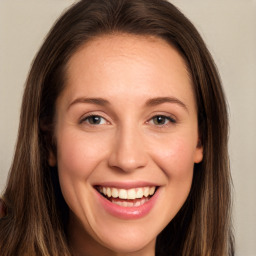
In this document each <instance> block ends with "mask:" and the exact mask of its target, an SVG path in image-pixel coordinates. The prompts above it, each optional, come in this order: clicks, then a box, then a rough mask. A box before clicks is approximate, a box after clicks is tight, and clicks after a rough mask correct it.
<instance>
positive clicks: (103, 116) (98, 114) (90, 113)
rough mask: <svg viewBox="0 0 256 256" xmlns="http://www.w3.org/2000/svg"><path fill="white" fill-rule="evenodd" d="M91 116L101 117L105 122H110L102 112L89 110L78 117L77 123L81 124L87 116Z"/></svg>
mask: <svg viewBox="0 0 256 256" xmlns="http://www.w3.org/2000/svg"><path fill="white" fill-rule="evenodd" d="M92 116H98V117H101V118H103V119H104V120H105V121H106V124H111V122H110V121H109V118H107V117H105V115H104V114H102V113H99V112H97V111H96V112H94V111H92V112H89V113H86V114H84V115H83V116H82V117H81V118H80V119H79V124H82V123H83V122H84V121H85V120H86V119H87V118H89V117H92ZM88 125H93V124H89V123H88Z"/></svg>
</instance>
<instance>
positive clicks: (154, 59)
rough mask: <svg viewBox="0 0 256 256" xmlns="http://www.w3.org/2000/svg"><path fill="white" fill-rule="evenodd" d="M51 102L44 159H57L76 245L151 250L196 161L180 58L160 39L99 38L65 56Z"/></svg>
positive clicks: (191, 102) (79, 248) (193, 114)
mask: <svg viewBox="0 0 256 256" xmlns="http://www.w3.org/2000/svg"><path fill="white" fill-rule="evenodd" d="M56 109H57V111H56V127H55V136H56V141H57V156H56V159H55V157H53V155H52V154H51V156H50V158H49V163H50V164H52V165H53V164H54V161H57V166H58V172H59V180H60V186H61V190H62V193H63V196H64V198H65V200H66V202H67V204H68V206H69V208H70V223H69V227H68V230H69V239H70V243H71V246H72V247H73V248H74V251H76V252H78V253H81V255H87V254H86V253H88V255H91V254H92V255H101V253H102V254H103V255H108V254H107V253H109V254H110V255H113V254H114V252H119V253H128V252H130V253H132V252H137V253H138V255H144V254H146V255H151V254H152V255H153V254H154V247H155V241H156V237H157V235H158V234H159V233H160V232H161V231H162V230H163V229H164V227H165V226H166V225H167V224H168V223H169V222H170V221H171V220H172V219H173V217H174V216H175V215H176V214H177V212H178V211H179V209H180V208H181V206H182V205H183V203H184V202H185V200H186V198H187V196H188V194H189V191H190V187H191V182H192V177H193V167H194V163H198V162H200V161H201V160H202V151H203V149H202V147H200V146H198V145H200V143H198V140H199V139H198V137H199V136H198V126H197V111H196V102H195V97H194V94H193V89H192V82H191V80H190V77H189V73H188V70H187V68H186V65H185V62H184V60H183V59H182V57H181V56H180V55H179V54H178V52H177V51H176V50H175V49H174V48H172V47H171V46H170V45H169V44H167V43H166V42H165V41H163V40H161V39H157V38H153V37H142V36H132V35H111V36H110V35H109V36H102V37H99V38H97V39H94V40H93V41H90V42H89V43H87V44H85V45H84V46H83V47H82V48H80V49H79V51H77V52H76V53H75V54H74V55H73V56H72V58H71V59H70V61H69V63H68V67H67V83H66V88H65V90H64V91H63V93H62V94H61V95H60V97H59V98H58V100H57V108H56ZM103 252H104V253H105V254H104V253H103ZM89 253H91V254H89ZM78 255H80V254H78Z"/></svg>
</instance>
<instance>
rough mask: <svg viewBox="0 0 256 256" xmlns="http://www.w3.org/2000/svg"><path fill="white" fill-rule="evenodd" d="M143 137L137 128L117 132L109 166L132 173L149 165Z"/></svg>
mask: <svg viewBox="0 0 256 256" xmlns="http://www.w3.org/2000/svg"><path fill="white" fill-rule="evenodd" d="M142 137H143V136H142V135H141V133H140V131H139V129H138V128H137V129H136V128H128V127H126V128H124V129H122V130H119V131H117V133H116V137H115V140H114V143H113V144H114V146H113V148H112V151H111V155H110V157H109V166H110V167H112V168H113V167H114V168H118V169H120V170H122V171H124V172H132V171H135V170H137V169H141V168H143V167H145V166H146V165H147V161H148V158H147V153H146V148H145V146H144V143H143V139H142Z"/></svg>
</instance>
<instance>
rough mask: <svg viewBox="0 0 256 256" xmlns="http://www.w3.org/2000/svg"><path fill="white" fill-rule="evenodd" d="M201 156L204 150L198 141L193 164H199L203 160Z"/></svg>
mask: <svg viewBox="0 0 256 256" xmlns="http://www.w3.org/2000/svg"><path fill="white" fill-rule="evenodd" d="M203 155H204V148H203V145H202V143H201V140H200V139H198V142H197V146H196V150H195V155H194V163H196V164H198V163H200V162H201V161H202V160H203Z"/></svg>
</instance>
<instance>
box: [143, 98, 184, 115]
mask: <svg viewBox="0 0 256 256" xmlns="http://www.w3.org/2000/svg"><path fill="white" fill-rule="evenodd" d="M164 103H175V104H178V105H180V106H181V107H182V108H184V109H185V110H186V111H187V112H188V107H187V106H186V104H185V103H183V102H182V101H181V100H179V99H177V98H175V97H157V98H152V99H149V100H147V101H146V106H150V107H153V106H157V105H160V104H164Z"/></svg>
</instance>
